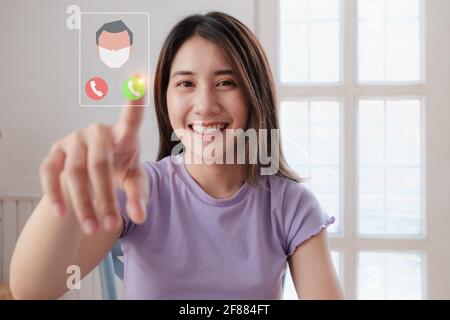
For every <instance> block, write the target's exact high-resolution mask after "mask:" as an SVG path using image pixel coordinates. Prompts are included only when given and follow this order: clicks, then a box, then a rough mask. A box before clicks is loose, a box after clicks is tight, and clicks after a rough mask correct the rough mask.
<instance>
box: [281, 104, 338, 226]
mask: <svg viewBox="0 0 450 320" xmlns="http://www.w3.org/2000/svg"><path fill="white" fill-rule="evenodd" d="M280 126H281V138H282V146H283V151H284V153H285V156H286V161H287V162H288V164H289V166H290V167H291V168H292V169H293V170H295V171H296V172H297V173H298V174H299V175H300V176H301V177H304V178H308V177H310V178H309V179H308V180H306V181H305V183H304V184H305V185H306V186H307V187H309V188H310V189H311V190H312V191H313V192H314V194H315V195H316V196H317V198H318V200H319V202H320V204H321V206H322V208H323V209H324V211H325V212H326V213H327V214H328V215H330V216H334V217H335V218H336V222H335V223H334V224H332V225H331V226H330V227H329V228H328V230H329V232H331V233H332V232H338V231H339V230H340V227H339V226H340V219H339V216H340V210H339V207H340V203H339V191H340V190H339V181H340V174H339V172H340V162H339V102H338V101H283V102H282V103H281V114H280Z"/></svg>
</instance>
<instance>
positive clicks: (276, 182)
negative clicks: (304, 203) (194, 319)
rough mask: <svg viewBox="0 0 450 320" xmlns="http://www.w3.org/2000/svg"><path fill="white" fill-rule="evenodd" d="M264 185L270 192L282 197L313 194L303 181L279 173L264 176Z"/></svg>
mask: <svg viewBox="0 0 450 320" xmlns="http://www.w3.org/2000/svg"><path fill="white" fill-rule="evenodd" d="M266 186H267V187H268V189H269V191H270V192H271V194H274V195H279V196H283V197H286V196H287V197H289V198H292V197H303V196H305V195H306V196H307V197H308V196H314V195H313V193H312V191H311V190H310V189H309V188H308V187H307V186H305V184H304V183H302V182H299V181H295V180H292V179H290V178H287V177H284V176H280V175H271V176H266Z"/></svg>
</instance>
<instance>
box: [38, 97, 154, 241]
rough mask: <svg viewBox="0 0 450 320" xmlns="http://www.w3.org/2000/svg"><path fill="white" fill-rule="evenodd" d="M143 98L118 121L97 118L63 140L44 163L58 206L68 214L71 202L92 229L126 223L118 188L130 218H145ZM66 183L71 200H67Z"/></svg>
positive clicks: (46, 186)
mask: <svg viewBox="0 0 450 320" xmlns="http://www.w3.org/2000/svg"><path fill="white" fill-rule="evenodd" d="M139 104H142V100H137V101H135V102H131V103H130V104H129V105H128V106H125V107H124V109H123V110H122V113H121V116H120V118H119V120H118V122H117V123H116V124H115V125H105V124H98V123H95V124H92V125H90V126H89V127H87V128H85V129H82V130H78V131H75V132H72V133H71V134H69V135H68V136H66V137H65V138H63V139H61V140H58V141H57V142H56V143H55V144H54V145H53V146H52V148H51V150H50V152H49V154H48V155H47V157H46V158H45V160H44V161H43V163H42V165H41V168H40V175H41V183H42V187H43V190H44V193H45V194H47V196H48V198H49V200H50V201H51V203H52V204H53V206H54V208H55V212H56V213H57V214H58V215H60V216H63V215H64V213H65V212H67V211H68V210H67V208H68V205H71V207H72V208H73V212H74V214H75V215H76V217H77V219H78V221H79V223H80V225H81V227H82V230H84V232H85V233H87V234H92V233H94V232H96V231H97V230H98V228H99V227H101V226H103V228H104V229H105V230H108V231H113V230H116V229H117V228H118V227H119V226H120V225H121V217H120V214H119V211H118V207H117V203H116V199H115V198H116V197H115V194H114V189H115V188H121V189H124V190H125V192H126V195H127V208H126V209H127V214H128V215H129V217H130V218H131V220H132V221H134V222H135V223H143V222H144V221H145V219H146V211H145V204H146V203H147V200H148V196H149V190H148V178H147V176H146V174H145V173H144V172H143V171H142V168H141V165H140V160H139V155H140V145H139V128H140V125H141V123H142V119H143V116H144V107H141V106H137V105H139ZM63 176H64V179H61V178H62V177H63ZM63 187H64V190H67V192H68V194H69V198H70V202H71V203H70V204H67V203H64V197H63V193H62V192H63V189H62V188H63ZM66 188H67V189H66Z"/></svg>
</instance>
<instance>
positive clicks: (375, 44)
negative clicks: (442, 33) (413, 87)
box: [358, 0, 423, 82]
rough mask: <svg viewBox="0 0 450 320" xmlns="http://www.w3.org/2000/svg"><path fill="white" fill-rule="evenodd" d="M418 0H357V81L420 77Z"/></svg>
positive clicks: (418, 78)
mask: <svg viewBox="0 0 450 320" xmlns="http://www.w3.org/2000/svg"><path fill="white" fill-rule="evenodd" d="M420 6H421V0H389V1H387V0H359V1H358V79H359V81H360V82H399V81H405V82H410V81H419V80H421V42H422V41H423V39H421V38H422V37H421V30H420V28H421V19H422V17H421V14H420V13H421V12H420Z"/></svg>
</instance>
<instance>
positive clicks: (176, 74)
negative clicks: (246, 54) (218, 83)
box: [172, 69, 234, 78]
mask: <svg viewBox="0 0 450 320" xmlns="http://www.w3.org/2000/svg"><path fill="white" fill-rule="evenodd" d="M224 74H230V75H233V74H234V72H233V70H231V69H223V70H217V71H214V75H215V76H220V75H224ZM178 75H195V73H194V72H192V71H188V70H179V71H175V72H174V73H173V75H172V78H173V77H175V76H178Z"/></svg>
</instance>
